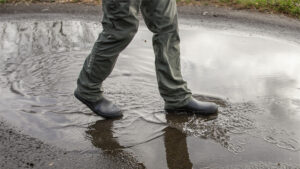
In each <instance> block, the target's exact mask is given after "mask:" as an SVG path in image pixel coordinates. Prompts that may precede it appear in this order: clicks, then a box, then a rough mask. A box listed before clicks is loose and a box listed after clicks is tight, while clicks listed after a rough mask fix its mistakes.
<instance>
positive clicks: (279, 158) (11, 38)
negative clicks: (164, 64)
mask: <svg viewBox="0 0 300 169" xmlns="http://www.w3.org/2000/svg"><path fill="white" fill-rule="evenodd" d="M178 10H179V14H180V34H181V53H182V57H181V58H182V59H181V62H182V63H181V64H182V72H183V75H184V78H185V80H186V81H188V84H189V87H190V88H191V89H192V91H193V92H194V97H195V98H197V99H199V100H203V101H211V102H215V103H217V104H218V105H219V106H220V112H219V114H218V116H216V117H210V118H203V117H197V116H193V115H186V114H182V115H174V114H166V113H165V112H164V111H163V101H162V99H161V98H160V96H159V93H158V90H157V84H156V78H155V72H154V64H153V63H154V54H153V50H152V47H151V36H152V34H151V32H149V31H148V30H147V28H146V27H145V25H144V23H143V21H141V23H140V28H139V32H138V34H137V35H136V37H135V39H134V40H133V42H132V43H131V44H130V45H129V46H128V48H127V49H126V50H124V51H123V52H122V53H121V54H120V56H119V60H118V62H117V65H116V68H115V69H114V71H113V73H112V74H111V76H110V77H109V78H108V79H107V80H106V81H105V83H104V89H105V95H107V97H109V98H110V99H111V100H113V101H114V102H115V103H117V104H118V105H119V106H120V107H121V108H122V110H123V111H124V117H123V118H122V119H118V120H104V119H103V118H101V117H98V116H96V115H94V114H93V113H92V112H91V111H90V110H88V109H87V108H86V107H85V106H84V105H82V104H80V102H78V101H77V100H76V99H75V98H74V97H73V96H72V93H73V90H74V88H75V87H76V86H75V85H76V83H75V81H76V78H77V76H78V73H79V71H80V68H81V66H82V64H83V61H84V59H85V57H86V56H87V55H88V53H89V50H90V49H91V47H92V44H93V42H94V40H95V39H96V37H97V35H98V33H99V32H100V31H101V25H100V19H101V10H100V7H99V6H91V5H76V4H33V5H30V6H26V5H22V4H20V5H17V6H13V5H5V6H4V5H3V6H0V39H1V41H0V49H1V52H0V56H1V57H0V69H1V74H0V86H1V88H0V92H1V96H0V119H1V123H0V135H1V136H0V142H1V145H0V150H1V151H0V161H1V163H0V166H1V168H172V169H173V168H300V153H299V152H300V151H299V150H300V132H299V130H298V128H299V124H300V123H299V122H300V97H299V96H300V95H299V94H300V90H299V88H300V76H299V74H300V68H299V66H298V65H300V59H299V57H300V41H299V39H300V31H299V30H300V22H299V21H298V20H295V19H291V18H287V17H285V16H275V15H269V14H260V13H255V12H254V13H250V12H247V11H235V10H230V9H224V8H214V7H189V6H182V7H179V8H178Z"/></svg>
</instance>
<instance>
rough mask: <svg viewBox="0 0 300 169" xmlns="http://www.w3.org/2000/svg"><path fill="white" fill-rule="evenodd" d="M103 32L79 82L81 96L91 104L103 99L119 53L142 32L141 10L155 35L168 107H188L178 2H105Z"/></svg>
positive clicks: (161, 88) (162, 92) (158, 67)
mask: <svg viewBox="0 0 300 169" xmlns="http://www.w3.org/2000/svg"><path fill="white" fill-rule="evenodd" d="M102 2H103V4H102V8H103V20H102V25H103V31H102V32H101V33H100V35H99V37H98V39H97V40H96V42H95V44H94V47H93V49H92V51H91V53H90V54H89V55H88V57H87V58H86V60H85V63H84V65H83V68H82V70H81V72H80V75H79V78H78V81H77V89H76V91H77V93H78V94H79V95H81V96H82V97H83V98H85V99H87V100H89V101H96V100H99V99H101V97H102V91H101V85H102V82H103V81H104V80H105V79H106V78H107V76H108V75H109V74H110V73H111V71H112V69H113V67H114V65H115V63H116V59H117V57H118V56H119V53H120V52H121V51H122V50H124V49H125V48H126V46H127V45H128V44H129V43H130V42H131V40H132V39H133V37H134V35H135V33H136V32H137V30H138V26H139V20H138V18H137V15H138V13H139V10H141V12H142V15H143V17H144V20H145V23H146V25H147V27H148V28H149V29H150V30H151V31H152V32H153V33H154V36H153V48H154V52H155V68H156V76H157V81H158V86H159V92H160V95H161V96H162V97H163V99H164V100H165V108H166V109H170V108H176V107H180V106H183V105H185V104H186V103H187V102H188V101H189V100H190V98H191V91H190V90H189V89H188V88H187V84H186V82H185V81H184V80H183V79H182V75H181V71H180V69H181V68H180V50H179V41H180V39H179V34H178V23H177V9H176V8H177V7H176V0H103V1H102Z"/></svg>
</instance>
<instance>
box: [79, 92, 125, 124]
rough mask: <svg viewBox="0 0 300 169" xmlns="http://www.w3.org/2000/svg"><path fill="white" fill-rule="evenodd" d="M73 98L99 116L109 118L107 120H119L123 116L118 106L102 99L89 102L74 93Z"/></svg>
mask: <svg viewBox="0 0 300 169" xmlns="http://www.w3.org/2000/svg"><path fill="white" fill-rule="evenodd" d="M74 96H75V97H76V98H77V99H78V100H79V101H81V102H82V103H84V104H85V105H86V106H87V107H89V108H90V109H91V110H92V111H93V112H95V113H96V114H98V115H99V116H102V117H105V118H109V119H112V118H119V117H122V116H123V114H122V112H121V110H120V109H119V108H118V106H116V105H115V104H113V103H112V102H111V101H109V100H107V99H106V98H104V97H103V98H102V99H101V100H99V101H97V102H90V101H88V100H85V99H84V98H82V97H80V96H79V95H78V94H77V93H76V91H75V92H74Z"/></svg>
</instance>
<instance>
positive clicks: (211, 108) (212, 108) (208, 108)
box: [166, 98, 218, 116]
mask: <svg viewBox="0 0 300 169" xmlns="http://www.w3.org/2000/svg"><path fill="white" fill-rule="evenodd" d="M166 111H167V112H170V113H172V112H174V113H177V112H187V113H194V114H199V115H205V116H208V115H212V114H216V113H217V112H218V106H217V105H216V104H215V103H210V102H201V101H198V100H196V99H194V98H192V99H191V100H190V101H189V102H188V103H187V104H186V105H184V106H182V107H178V108H174V109H166Z"/></svg>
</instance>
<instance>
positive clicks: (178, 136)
mask: <svg viewBox="0 0 300 169" xmlns="http://www.w3.org/2000/svg"><path fill="white" fill-rule="evenodd" d="M165 131H166V132H165V135H164V136H165V138H164V141H165V147H166V156H167V163H168V168H169V169H191V168H192V167H193V164H192V163H191V161H190V159H189V153H188V150H187V144H186V134H184V133H182V132H181V131H179V130H177V129H175V128H170V127H168V128H166V129H165Z"/></svg>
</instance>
